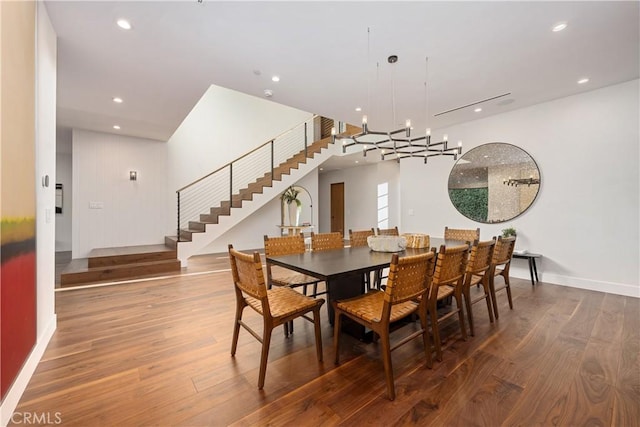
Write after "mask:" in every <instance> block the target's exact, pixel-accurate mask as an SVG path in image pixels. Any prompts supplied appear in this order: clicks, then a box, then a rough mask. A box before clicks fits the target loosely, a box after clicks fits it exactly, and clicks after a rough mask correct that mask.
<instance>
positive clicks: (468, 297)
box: [463, 285, 475, 337]
mask: <svg viewBox="0 0 640 427" xmlns="http://www.w3.org/2000/svg"><path fill="white" fill-rule="evenodd" d="M470 288H471V285H469V286H466V285H465V286H464V290H463V297H464V305H465V306H466V308H467V318H468V319H469V331H470V333H471V336H472V337H473V336H475V332H474V330H473V312H472V311H471V289H470Z"/></svg>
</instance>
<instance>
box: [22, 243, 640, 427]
mask: <svg viewBox="0 0 640 427" xmlns="http://www.w3.org/2000/svg"><path fill="white" fill-rule="evenodd" d="M204 266H208V267H209V268H210V269H221V270H222V271H218V272H213V273H206V272H205V271H207V270H206V269H205V268H204ZM199 268H200V269H201V270H200V271H199V272H198V274H194V275H182V276H180V277H172V278H168V279H155V280H148V281H142V282H138V283H129V284H122V285H117V286H107V287H97V288H88V289H80V290H60V291H58V292H57V293H56V298H57V314H58V329H57V331H56V333H55V335H54V336H53V338H52V340H51V343H50V344H49V347H48V348H47V350H46V352H45V354H44V357H43V359H42V361H41V362H40V364H39V366H38V368H37V370H36V372H35V374H34V376H33V378H32V379H31V382H30V383H29V385H28V387H27V390H26V391H25V393H24V395H23V397H22V399H21V401H20V403H19V405H18V408H17V409H16V411H19V412H22V413H25V412H32V413H39V414H41V413H51V414H54V413H56V412H57V413H59V416H60V419H61V420H62V425H65V426H99V425H104V426H116V425H117V426H139V425H185V426H211V425H213V426H217V425H240V426H244V425H337V424H342V425H354V426H359V425H363V424H370V425H385V426H386V425H411V424H414V425H446V426H449V425H462V426H472V425H481V426H497V425H545V426H546V425H562V426H575V425H607V426H632V425H638V420H640V356H639V355H640V315H639V313H640V300H638V299H635V298H629V297H622V296H616V295H610V294H603V293H598V292H591V291H585V290H579V289H572V288H567V287H561V286H554V285H550V284H545V283H539V284H538V285H536V286H535V287H532V286H531V284H530V282H529V280H517V279H512V282H513V284H512V289H513V296H514V307H515V308H514V310H509V308H508V304H507V299H506V295H505V294H504V293H501V294H499V295H498V298H499V301H498V303H499V307H500V319H499V320H498V321H497V322H496V323H494V324H490V323H489V319H488V315H487V312H486V308H484V307H483V306H482V304H476V305H475V306H474V314H475V316H474V317H475V319H476V336H475V337H469V338H468V340H467V341H462V340H461V339H460V338H459V336H460V335H459V334H458V333H457V322H454V321H452V322H451V323H450V324H448V325H445V331H444V333H443V336H445V337H447V336H450V337H451V338H449V339H448V340H447V341H446V342H445V351H444V359H443V362H441V363H438V362H435V363H434V368H433V369H432V370H430V369H427V368H426V367H425V365H424V363H425V361H424V354H423V353H421V352H422V350H421V348H420V346H421V342H420V340H414V342H413V343H411V344H407V345H405V346H402V347H400V348H399V349H398V350H397V351H395V352H393V354H392V362H393V368H394V372H395V378H396V394H397V397H396V400H395V401H393V402H390V401H389V400H387V399H386V394H385V382H384V369H383V366H382V361H381V358H380V355H379V351H378V346H377V344H371V343H369V344H367V343H363V342H359V341H357V340H355V339H353V338H350V337H348V336H346V335H343V336H342V339H343V341H342V345H341V356H340V360H341V364H340V365H339V366H335V365H334V364H333V343H332V328H331V327H330V326H329V322H328V321H327V319H326V309H324V307H323V311H322V315H323V328H322V334H323V346H324V362H322V363H318V362H317V360H316V356H315V346H314V335H313V325H311V324H310V323H308V322H304V321H297V322H296V324H295V333H294V334H293V335H292V336H291V337H289V338H285V337H284V333H283V332H282V330H278V331H276V332H275V333H274V336H273V338H272V343H271V350H270V354H269V364H268V367H267V374H266V383H265V387H264V390H263V391H258V389H257V381H258V378H257V377H258V368H259V360H260V343H259V342H258V341H256V340H255V339H254V338H253V337H251V336H250V335H249V334H248V333H246V332H245V331H241V332H240V340H239V343H238V351H237V354H236V357H235V358H232V357H231V356H230V345H231V335H232V318H233V311H234V309H235V301H234V298H235V296H234V294H233V288H232V284H231V274H230V272H229V271H228V262H227V260H226V258H225V257H224V255H223V256H222V257H221V258H215V257H213V256H208V257H200V258H197V259H195V261H194V267H193V269H194V270H198V269H199ZM245 313H246V314H245V318H246V321H247V323H249V324H250V325H251V326H252V327H256V328H258V330H260V327H259V326H260V324H261V319H260V318H259V317H258V316H257V315H255V314H254V313H253V312H252V311H251V310H247V311H246V312H245ZM413 327H414V325H408V326H407V327H406V328H409V329H410V328H413ZM449 329H450V330H449ZM403 333H404V331H402V330H399V331H397V332H395V335H392V343H393V339H394V336H395V337H396V339H398V338H399V336H400V335H402V334H403ZM51 417H53V415H51Z"/></svg>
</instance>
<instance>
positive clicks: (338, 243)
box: [311, 231, 344, 251]
mask: <svg viewBox="0 0 640 427" xmlns="http://www.w3.org/2000/svg"><path fill="white" fill-rule="evenodd" d="M343 247H344V241H343V239H342V233H340V232H339V231H336V232H334V233H318V234H316V233H314V232H311V249H312V250H314V251H328V250H331V249H342V248H343Z"/></svg>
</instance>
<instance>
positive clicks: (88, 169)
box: [72, 129, 170, 258]
mask: <svg viewBox="0 0 640 427" xmlns="http://www.w3.org/2000/svg"><path fill="white" fill-rule="evenodd" d="M132 170H135V171H137V172H138V180H137V181H130V180H129V171H132ZM166 199H167V150H166V144H165V143H163V142H159V141H154V140H150V139H142V138H135V137H128V136H120V135H113V134H106V133H98V132H90V131H84V130H77V129H74V131H73V207H72V215H73V225H72V229H73V231H72V242H73V245H72V246H73V250H72V256H73V258H85V257H86V256H87V255H88V253H89V252H90V251H91V250H92V249H94V248H108V247H117V246H133V245H147V244H158V243H163V242H164V233H163V230H164V224H166V220H167V217H168V216H169V214H170V213H169V212H167V209H166V207H167V203H166ZM90 202H98V203H102V204H103V208H102V209H89V203H90Z"/></svg>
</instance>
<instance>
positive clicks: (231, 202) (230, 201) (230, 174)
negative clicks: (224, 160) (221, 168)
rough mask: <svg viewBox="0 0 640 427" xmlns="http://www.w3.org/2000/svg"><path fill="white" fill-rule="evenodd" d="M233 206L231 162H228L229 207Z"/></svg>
mask: <svg viewBox="0 0 640 427" xmlns="http://www.w3.org/2000/svg"><path fill="white" fill-rule="evenodd" d="M232 207H233V162H231V163H229V209H231V208H232Z"/></svg>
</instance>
